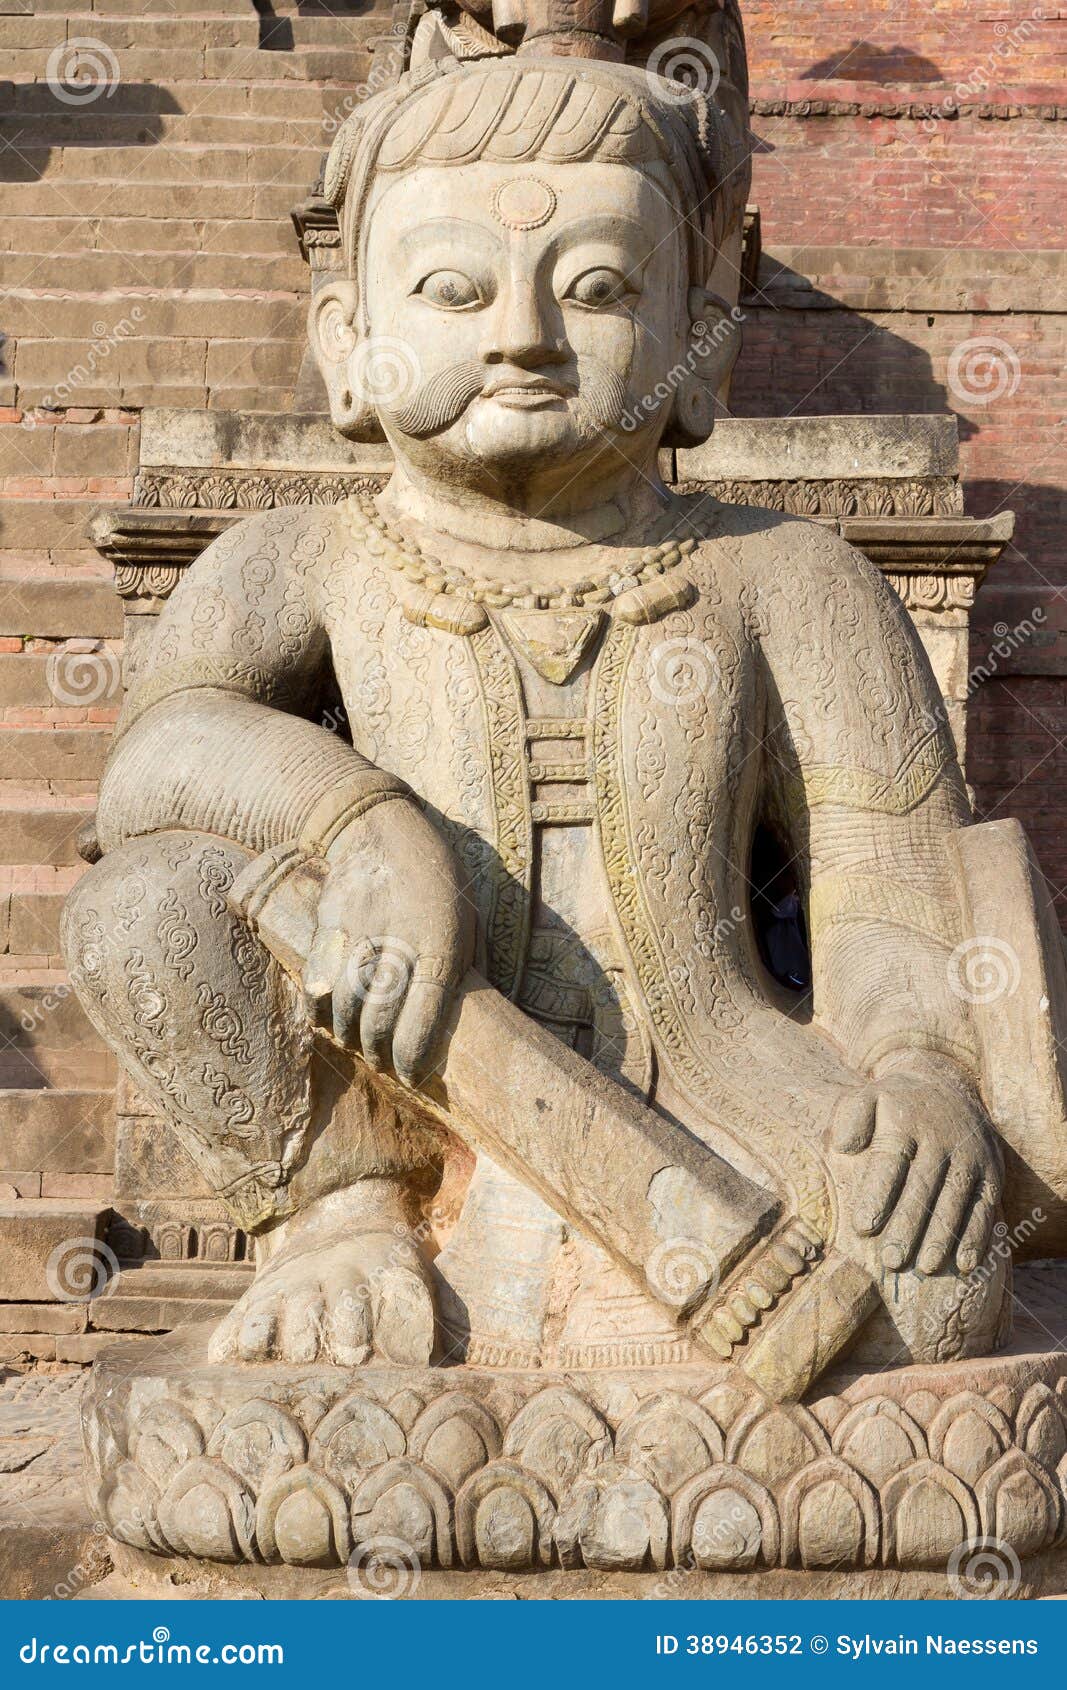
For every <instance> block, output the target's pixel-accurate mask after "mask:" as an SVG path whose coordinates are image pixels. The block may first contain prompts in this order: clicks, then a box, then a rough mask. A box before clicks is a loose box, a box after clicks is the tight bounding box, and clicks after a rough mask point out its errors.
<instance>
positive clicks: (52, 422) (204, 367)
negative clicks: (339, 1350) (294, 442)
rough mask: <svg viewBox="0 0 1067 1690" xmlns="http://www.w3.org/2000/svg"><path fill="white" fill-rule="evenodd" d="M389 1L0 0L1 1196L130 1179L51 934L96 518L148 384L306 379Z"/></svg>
mask: <svg viewBox="0 0 1067 1690" xmlns="http://www.w3.org/2000/svg"><path fill="white" fill-rule="evenodd" d="M13 3H14V4H15V5H16V6H17V5H18V4H25V0H13ZM387 29H388V8H387V7H383V6H379V7H378V8H377V9H375V8H374V7H373V6H366V5H356V6H352V5H345V4H344V3H343V0H341V3H338V0H330V4H329V6H327V5H326V4H317V3H315V0H300V3H299V4H293V3H292V0H278V3H274V4H272V3H271V0H259V4H258V5H253V4H252V0H103V3H102V4H101V5H100V6H99V7H98V8H95V9H94V8H93V7H91V6H90V5H88V4H86V0H76V3H75V9H74V10H73V11H72V12H68V11H67V9H66V8H65V7H64V6H61V5H60V4H59V0H35V5H34V10H33V12H32V13H27V12H22V11H18V10H15V11H13V12H12V11H9V10H7V9H6V8H0V64H2V66H3V71H2V73H0V293H2V297H3V314H2V318H0V330H2V331H3V335H4V336H5V340H4V343H3V346H2V348H0V1088H2V1091H0V1202H10V1200H11V1199H15V1200H16V1204H17V1202H18V1201H24V1200H33V1199H41V1198H52V1199H57V1200H58V1199H62V1198H64V1197H69V1198H70V1199H71V1201H72V1204H74V1205H75V1207H79V1209H82V1208H84V1204H85V1202H86V1201H87V1200H88V1201H92V1200H93V1198H94V1197H98V1198H99V1200H100V1202H101V1205H102V1206H106V1204H107V1202H108V1201H109V1200H110V1196H109V1194H110V1191H111V1174H112V1169H113V1160H114V1106H113V1101H112V1099H113V1087H114V1080H115V1073H114V1063H113V1061H112V1058H111V1056H110V1054H109V1053H108V1052H107V1051H106V1050H105V1049H104V1048H103V1047H102V1046H101V1044H100V1042H99V1041H98V1040H97V1039H96V1037H95V1035H94V1034H93V1033H92V1031H91V1029H90V1028H89V1026H88V1024H87V1022H86V1021H85V1018H84V1016H83V1015H82V1013H81V1010H80V1008H79V1006H78V1004H77V1002H76V1000H75V999H74V998H73V996H72V995H71V993H70V991H69V988H68V986H67V983H66V976H65V973H64V971H63V966H62V959H61V957H60V955H59V947H58V936H57V923H58V918H59V911H60V909H61V907H62V902H63V898H64V896H65V894H66V892H67V891H68V890H69V888H70V887H71V886H72V885H73V884H74V881H75V879H76V878H77V876H78V874H79V873H80V872H82V867H83V865H82V864H81V862H80V859H79V858H78V856H77V852H76V848H75V847H76V838H77V833H78V830H79V828H80V827H81V825H82V823H83V822H84V820H85V819H86V817H87V816H88V815H89V814H90V813H91V811H92V807H93V801H94V795H95V789H96V782H97V779H98V777H99V773H100V769H101V767H102V763H103V758H104V755H105V752H106V747H107V741H108V736H109V732H110V728H111V725H112V723H113V722H114V719H115V716H116V714H117V710H118V706H119V703H120V700H121V680H120V662H121V629H122V616H121V607H120V604H119V601H118V599H117V598H116V596H115V594H114V591H113V588H112V585H111V572H110V569H109V568H108V566H107V565H106V564H105V563H104V562H103V560H102V559H101V558H100V556H99V555H98V553H97V552H96V551H95V550H94V549H93V548H92V547H91V546H90V545H89V543H88V541H87V539H86V537H85V525H86V522H87V519H88V517H89V514H90V512H91V511H92V510H93V509H94V508H95V506H96V505H98V504H101V503H104V504H122V503H124V502H126V501H127V500H128V499H129V497H130V494H131V491H132V471H133V466H134V465H135V463H136V459H137V437H138V416H139V411H140V409H141V407H143V406H145V405H147V404H155V405H159V404H172V405H176V406H180V407H183V408H184V407H189V408H199V407H203V406H208V407H211V408H213V409H214V408H221V409H226V410H248V409H255V410H283V409H285V408H286V407H287V406H288V405H289V404H290V403H291V399H292V393H293V387H294V384H295V381H296V378H297V374H298V371H299V367H300V359H301V353H302V347H303V339H304V318H305V313H306V298H307V271H306V268H305V266H304V264H303V262H302V260H301V258H300V255H299V252H298V249H297V245H296V241H295V239H294V235H293V229H292V224H291V221H290V217H289V212H290V209H291V207H292V206H293V205H294V204H296V203H297V202H298V201H300V200H301V199H303V198H304V197H305V196H306V194H307V192H308V191H309V189H310V187H311V186H312V184H313V182H314V180H315V177H316V175H317V174H318V171H319V168H320V164H321V160H322V157H323V154H324V153H325V151H326V150H327V148H328V147H329V145H330V142H331V140H332V137H333V134H334V133H335V132H336V128H337V125H338V123H339V122H340V121H342V120H343V119H344V117H345V116H346V115H347V113H348V111H349V110H351V109H352V107H353V105H354V104H355V103H356V101H357V100H358V99H359V98H360V97H363V95H365V92H366V89H365V87H364V84H365V83H366V79H367V77H368V74H369V69H370V43H371V41H372V40H373V39H374V38H375V37H378V36H381V35H382V34H383V33H384V32H385V31H386V30H387ZM75 1200H76V1204H75ZM13 1295H15V1296H17V1295H20V1293H13V1292H12V1291H11V1290H10V1289H7V1288H5V1285H4V1282H3V1267H2V1265H0V1303H2V1302H3V1301H4V1300H5V1299H8V1300H10V1299H11V1298H12V1296H13ZM153 1306H154V1307H155V1308H156V1313H157V1315H158V1313H159V1311H160V1309H161V1308H162V1306H163V1303H162V1300H161V1299H160V1298H159V1297H158V1296H157V1297H156V1301H155V1304H154V1305H153ZM140 1312H141V1313H143V1312H144V1311H143V1310H141V1311H140ZM169 1312H170V1313H173V1312H174V1311H173V1310H170V1311H169ZM8 1347H9V1348H10V1345H8Z"/></svg>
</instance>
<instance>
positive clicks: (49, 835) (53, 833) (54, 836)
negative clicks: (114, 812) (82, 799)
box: [0, 804, 92, 866]
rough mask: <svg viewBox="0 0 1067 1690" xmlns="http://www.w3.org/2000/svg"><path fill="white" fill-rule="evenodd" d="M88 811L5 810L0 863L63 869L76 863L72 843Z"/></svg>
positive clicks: (49, 807) (37, 807) (52, 808)
mask: <svg viewBox="0 0 1067 1690" xmlns="http://www.w3.org/2000/svg"><path fill="white" fill-rule="evenodd" d="M91 815H92V809H91V807H87V806H85V805H84V804H83V805H81V806H80V807H78V808H72V807H70V806H60V805H43V804H41V805H35V806H34V807H33V808H32V809H31V808H25V809H9V810H5V811H3V812H2V821H0V863H42V864H48V865H56V866H58V865H66V864H68V863H76V862H79V861H80V858H79V856H78V853H77V850H76V849H75V843H76V840H77V837H78V833H79V831H80V829H81V828H82V826H83V825H84V823H85V822H87V821H88V819H89V817H90V816H91Z"/></svg>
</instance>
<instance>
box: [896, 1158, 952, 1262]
mask: <svg viewBox="0 0 1067 1690" xmlns="http://www.w3.org/2000/svg"><path fill="white" fill-rule="evenodd" d="M947 1172H948V1158H947V1157H944V1156H942V1155H941V1154H940V1153H939V1152H934V1153H930V1152H927V1151H924V1150H923V1149H922V1148H921V1147H920V1149H919V1151H918V1153H917V1155H916V1156H915V1159H914V1161H913V1162H912V1165H911V1169H910V1172H909V1174H908V1177H907V1180H906V1182H905V1185H904V1193H903V1196H902V1197H901V1198H900V1199H899V1201H898V1203H897V1206H896V1208H895V1210H894V1212H893V1218H892V1220H891V1221H889V1222H888V1223H887V1227H886V1235H885V1242H884V1243H883V1245H882V1263H883V1265H884V1266H885V1267H887V1268H888V1269H889V1271H890V1272H891V1273H899V1272H900V1271H901V1270H902V1269H903V1268H906V1267H907V1266H908V1264H909V1262H910V1261H911V1260H912V1258H913V1257H914V1255H915V1252H916V1250H917V1249H918V1246H919V1240H920V1238H921V1237H922V1235H923V1233H924V1232H925V1230H926V1225H927V1222H928V1220H929V1218H930V1214H931V1212H932V1210H933V1208H934V1205H935V1203H936V1202H937V1199H938V1197H939V1195H940V1192H941V1187H942V1185H943V1184H944V1181H945V1175H946V1173H947Z"/></svg>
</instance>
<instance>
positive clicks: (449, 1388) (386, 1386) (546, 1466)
mask: <svg viewBox="0 0 1067 1690" xmlns="http://www.w3.org/2000/svg"><path fill="white" fill-rule="evenodd" d="M1048 1271H1049V1270H1048V1269H1034V1270H1024V1272H1023V1274H1021V1275H1020V1281H1021V1282H1022V1283H1021V1289H1023V1290H1024V1291H1025V1289H1026V1283H1025V1281H1026V1277H1027V1276H1028V1275H1029V1274H1030V1273H1033V1274H1035V1275H1041V1274H1045V1273H1047V1272H1048ZM1053 1271H1054V1273H1055V1276H1056V1277H1057V1278H1058V1279H1060V1280H1061V1281H1062V1273H1061V1272H1060V1271H1059V1270H1058V1269H1057V1270H1053ZM206 1330H207V1329H206V1328H205V1327H199V1328H197V1327H189V1328H186V1329H185V1330H184V1332H182V1333H180V1334H176V1335H175V1336H174V1337H173V1338H171V1339H170V1340H168V1341H167V1343H166V1345H165V1346H163V1347H162V1348H161V1351H160V1352H159V1355H158V1359H157V1360H156V1362H155V1364H153V1363H151V1362H145V1361H142V1360H141V1359H140V1357H138V1363H137V1365H138V1369H139V1376H137V1377H132V1376H131V1369H130V1367H129V1358H128V1357H127V1358H125V1360H124V1352H123V1350H122V1349H117V1350H115V1351H112V1352H109V1354H108V1355H107V1356H105V1357H104V1358H103V1360H102V1361H101V1362H100V1363H99V1364H98V1367H97V1370H96V1372H95V1375H94V1379H93V1382H92V1385H91V1387H90V1391H89V1396H88V1400H87V1403H86V1408H85V1411H84V1428H85V1436H86V1448H87V1452H88V1467H89V1474H90V1480H89V1483H90V1495H91V1499H92V1502H93V1506H94V1509H95V1510H96V1512H97V1514H98V1517H99V1518H101V1519H103V1520H106V1521H107V1522H108V1529H109V1531H110V1532H111V1534H112V1536H113V1537H115V1538H117V1539H119V1540H120V1541H122V1542H125V1543H127V1544H130V1545H132V1546H133V1547H135V1548H138V1549H141V1550H150V1551H152V1552H154V1553H155V1554H157V1555H162V1556H169V1555H182V1556H189V1555H191V1556H196V1557H199V1558H202V1559H206V1560H214V1561H220V1562H230V1563H235V1562H237V1563H242V1562H244V1563H251V1564H253V1565H255V1564H259V1565H262V1564H267V1565H271V1564H275V1565H277V1564H282V1565H290V1566H298V1567H331V1566H334V1567H336V1566H343V1565H345V1564H346V1563H347V1562H348V1561H349V1558H350V1557H352V1556H358V1554H359V1552H360V1549H361V1546H363V1545H366V1544H368V1543H369V1542H370V1541H371V1540H381V1539H390V1540H395V1541H398V1542H402V1543H403V1544H405V1545H407V1546H408V1548H409V1549H410V1550H411V1552H412V1554H413V1555H414V1557H415V1558H416V1560H417V1563H418V1565H419V1566H420V1567H421V1568H423V1569H428V1568H432V1567H437V1568H442V1569H449V1568H456V1569H460V1568H463V1569H482V1570H495V1571H502V1572H520V1571H526V1570H535V1569H548V1568H552V1567H557V1568H561V1569H563V1570H564V1572H566V1571H577V1570H579V1569H582V1568H585V1569H593V1570H595V1569H609V1570H615V1571H624V1570H628V1571H634V1572H640V1571H645V1572H648V1571H660V1570H664V1569H666V1568H679V1569H685V1570H693V1569H697V1570H708V1571H714V1572H743V1571H755V1570H758V1569H769V1568H776V1567H781V1568H803V1569H808V1570H819V1569H830V1568H840V1569H852V1570H855V1571H857V1572H858V1571H864V1570H866V1569H873V1568H879V1567H881V1568H895V1569H912V1568H933V1569H938V1570H941V1571H944V1569H946V1567H947V1566H948V1563H949V1561H950V1558H951V1556H952V1554H953V1552H954V1551H955V1550H957V1549H958V1548H959V1546H960V1545H961V1544H964V1543H967V1542H969V1541H971V1540H974V1539H978V1538H986V1539H990V1540H994V1539H995V1540H996V1541H997V1543H998V1544H999V1545H1001V1546H1004V1547H1005V1548H1006V1550H1007V1551H1010V1552H1011V1553H1012V1554H1014V1555H1016V1556H1018V1557H1019V1558H1020V1559H1022V1560H1025V1559H1026V1558H1027V1557H1032V1556H1037V1555H1041V1554H1042V1553H1043V1552H1044V1551H1046V1550H1049V1549H1051V1548H1053V1547H1055V1546H1056V1545H1058V1544H1060V1543H1062V1542H1063V1541H1064V1537H1065V1531H1067V1511H1065V1489H1067V1358H1065V1357H1064V1356H1063V1354H1061V1353H1059V1352H1058V1351H1050V1352H1049V1353H1045V1354H1040V1353H1034V1352H1033V1351H1031V1352H1030V1353H1021V1352H1019V1351H1016V1352H1015V1353H1011V1354H1007V1355H1003V1356H1000V1357H997V1358H994V1359H991V1360H977V1361H970V1362H958V1363H952V1364H945V1365H941V1366H938V1367H936V1368H932V1367H909V1368H904V1369H900V1370H897V1371H893V1372H888V1373H883V1374H871V1375H861V1376H858V1377H857V1376H852V1377H850V1378H844V1377H843V1378H841V1379H840V1380H839V1381H838V1382H837V1390H836V1391H834V1392H828V1393H827V1394H826V1395H823V1396H819V1397H817V1398H815V1399H814V1400H811V1401H810V1402H809V1403H808V1404H806V1405H803V1406H801V1405H790V1406H788V1407H782V1406H779V1405H775V1404H771V1403H769V1402H768V1401H767V1399H766V1398H765V1397H763V1396H762V1394H761V1393H759V1392H758V1391H756V1390H754V1389H753V1388H752V1387H751V1386H750V1385H749V1384H748V1383H747V1381H745V1380H744V1379H743V1378H741V1377H740V1376H739V1375H738V1373H737V1371H736V1370H731V1369H729V1368H725V1367H724V1368H719V1369H705V1368H693V1367H676V1368H663V1369H657V1370H656V1371H655V1372H654V1373H653V1372H652V1371H651V1370H649V1371H648V1372H647V1373H642V1372H640V1371H633V1370H631V1371H629V1372H624V1371H622V1370H605V1371H603V1372H598V1373H595V1374H592V1373H587V1374H582V1373H571V1374H566V1375H563V1374H560V1375H553V1374H549V1373H543V1372H542V1373H538V1372H534V1371H530V1372H518V1371H506V1370H500V1371H491V1370H488V1369H478V1368H460V1369H425V1370H421V1369H420V1370H414V1369H410V1368H403V1369H402V1368H394V1367H379V1366H374V1367H370V1368H366V1369H363V1370H361V1371H360V1372H359V1374H358V1375H353V1374H351V1373H348V1372H346V1371H345V1370H343V1369H339V1368H331V1367H312V1368H295V1367H288V1368H282V1367H278V1366H272V1367H270V1368H260V1367H245V1368H241V1369H237V1370H234V1369H223V1368H212V1367H209V1366H208V1365H207V1364H206V1362H205V1361H204V1359H203V1358H204V1354H205V1349H206ZM357 1379H358V1383H357V1382H356V1381H357Z"/></svg>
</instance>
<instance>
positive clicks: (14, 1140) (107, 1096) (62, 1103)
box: [0, 1015, 115, 1175]
mask: <svg viewBox="0 0 1067 1690" xmlns="http://www.w3.org/2000/svg"><path fill="white" fill-rule="evenodd" d="M10 1027H11V1024H10V1020H9V1018H8V1016H7V1015H4V1016H3V1017H2V1018H0V1029H2V1030H3V1033H4V1034H5V1036H10ZM0 1146H2V1151H0V1160H3V1161H4V1162H5V1163H7V1165H8V1166H10V1167H12V1168H35V1169H37V1170H39V1171H40V1170H43V1171H45V1172H52V1173H69V1172H72V1171H76V1172H87V1173H95V1174H104V1175H106V1174H110V1173H111V1171H112V1169H113V1168H114V1165H115V1096H114V1089H113V1088H110V1087H109V1088H100V1089H98V1090H85V1089H65V1088H64V1089H60V1088H55V1089H53V1088H49V1087H42V1088H40V1089H39V1090H29V1091H27V1090H17V1089H11V1090H7V1091H0Z"/></svg>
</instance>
